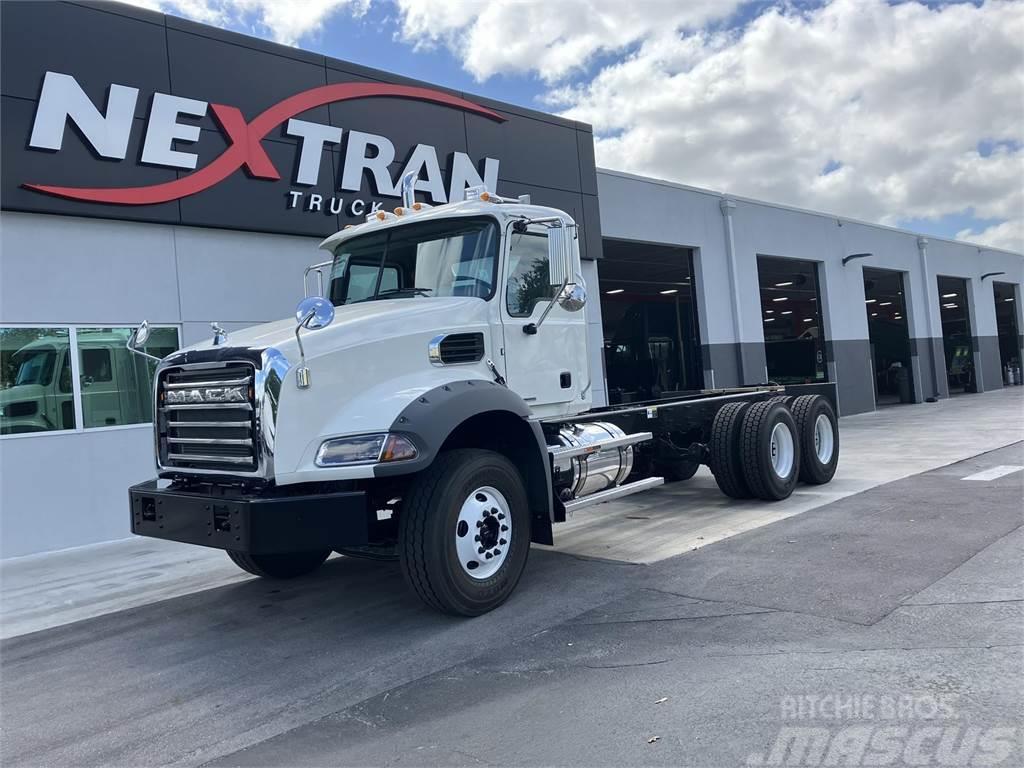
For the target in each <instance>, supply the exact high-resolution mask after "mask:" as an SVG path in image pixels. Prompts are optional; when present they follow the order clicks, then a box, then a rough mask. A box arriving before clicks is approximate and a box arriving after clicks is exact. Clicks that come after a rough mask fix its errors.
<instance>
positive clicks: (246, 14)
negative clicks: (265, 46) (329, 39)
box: [123, 0, 371, 46]
mask: <svg viewBox="0 0 1024 768" xmlns="http://www.w3.org/2000/svg"><path fill="white" fill-rule="evenodd" d="M123 1H124V2H128V3H130V4H132V5H137V6H140V7H143V8H149V9H151V10H156V11H162V12H163V13H171V14H174V15H175V16H184V17H185V18H189V19H192V20H193V21H199V22H202V23H204V24H212V25H214V26H218V27H227V28H233V29H244V30H246V31H249V32H251V33H253V34H257V35H260V36H262V37H269V38H270V39H271V40H274V41H275V42H278V43H283V44H285V45H292V46H297V45H298V44H299V40H301V39H302V38H303V37H306V36H309V35H314V34H316V33H318V32H319V31H320V30H321V28H322V27H323V23H324V21H325V20H326V19H327V18H328V17H329V16H331V15H333V14H335V13H337V12H338V11H341V10H348V11H350V12H351V13H352V15H354V16H361V15H363V14H364V13H366V11H367V9H368V8H369V6H370V1H371V0H123Z"/></svg>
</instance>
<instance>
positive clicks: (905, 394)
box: [896, 367, 914, 403]
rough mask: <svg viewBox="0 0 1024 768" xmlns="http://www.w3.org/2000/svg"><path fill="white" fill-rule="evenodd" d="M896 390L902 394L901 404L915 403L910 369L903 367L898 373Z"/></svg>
mask: <svg viewBox="0 0 1024 768" xmlns="http://www.w3.org/2000/svg"><path fill="white" fill-rule="evenodd" d="M896 388H897V390H898V391H899V393H900V402H901V403H912V402H914V393H913V392H912V391H911V388H910V369H909V368H906V367H901V368H900V369H899V370H897V371H896Z"/></svg>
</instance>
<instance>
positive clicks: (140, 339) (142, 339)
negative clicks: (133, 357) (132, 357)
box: [131, 320, 149, 348]
mask: <svg viewBox="0 0 1024 768" xmlns="http://www.w3.org/2000/svg"><path fill="white" fill-rule="evenodd" d="M148 339H149V321H148V320H143V321H142V325H140V326H139V327H138V328H136V329H135V333H133V334H132V342H131V343H132V346H133V347H136V348H138V347H144V346H146V341H147V340H148Z"/></svg>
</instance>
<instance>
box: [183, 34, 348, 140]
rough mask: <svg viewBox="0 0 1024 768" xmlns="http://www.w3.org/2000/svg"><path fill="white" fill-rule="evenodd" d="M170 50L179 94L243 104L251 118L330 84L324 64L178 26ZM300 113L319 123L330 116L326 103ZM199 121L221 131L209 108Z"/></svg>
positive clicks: (246, 114)
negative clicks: (238, 43) (208, 35)
mask: <svg viewBox="0 0 1024 768" xmlns="http://www.w3.org/2000/svg"><path fill="white" fill-rule="evenodd" d="M167 50H168V53H169V61H170V79H171V82H172V83H173V84H174V95H175V96H184V97H186V98H189V99H200V100H202V101H207V102H209V103H211V104H226V105H228V106H231V107H238V109H240V110H241V111H242V114H243V115H245V118H246V120H252V119H253V118H254V117H256V115H258V114H259V113H260V112H262V111H263V110H265V109H266V108H267V107H270V106H273V105H274V104H276V103H277V102H279V101H281V100H282V99H286V98H288V97H289V96H294V95H295V94H297V93H301V92H302V91H306V90H309V89H310V88H316V87H317V86H321V85H325V84H326V82H327V80H326V76H325V74H324V67H323V64H322V63H321V64H320V65H316V64H311V63H308V62H303V61H296V60H295V59H291V58H285V57H283V56H276V55H274V54H271V53H268V52H266V51H259V50H254V49H253V48H249V47H243V46H241V45H227V44H225V43H222V42H219V41H217V40H212V39H210V38H209V37H205V36H202V35H195V34H190V33H188V32H180V31H178V30H175V29H169V30H167ZM296 117H299V118H300V119H302V120H309V121H311V122H314V123H327V122H328V119H329V115H328V112H327V107H326V106H323V107H317V108H316V109H311V110H309V111H308V112H304V113H302V114H301V115H296ZM199 124H200V125H201V126H202V127H203V128H209V129H212V130H215V131H218V132H219V131H220V129H219V128H218V126H217V124H216V122H215V121H214V118H213V114H212V112H211V111H209V110H207V114H206V117H204V118H202V120H200V121H199ZM283 130H284V126H281V127H279V128H277V129H275V131H274V133H275V134H276V135H280V134H281V132H282V131H283Z"/></svg>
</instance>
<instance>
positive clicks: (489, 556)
mask: <svg viewBox="0 0 1024 768" xmlns="http://www.w3.org/2000/svg"><path fill="white" fill-rule="evenodd" d="M484 557H486V558H487V559H488V560H490V559H491V558H492V557H494V555H492V554H491V553H490V552H488V553H487V554H486V555H484Z"/></svg>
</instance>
